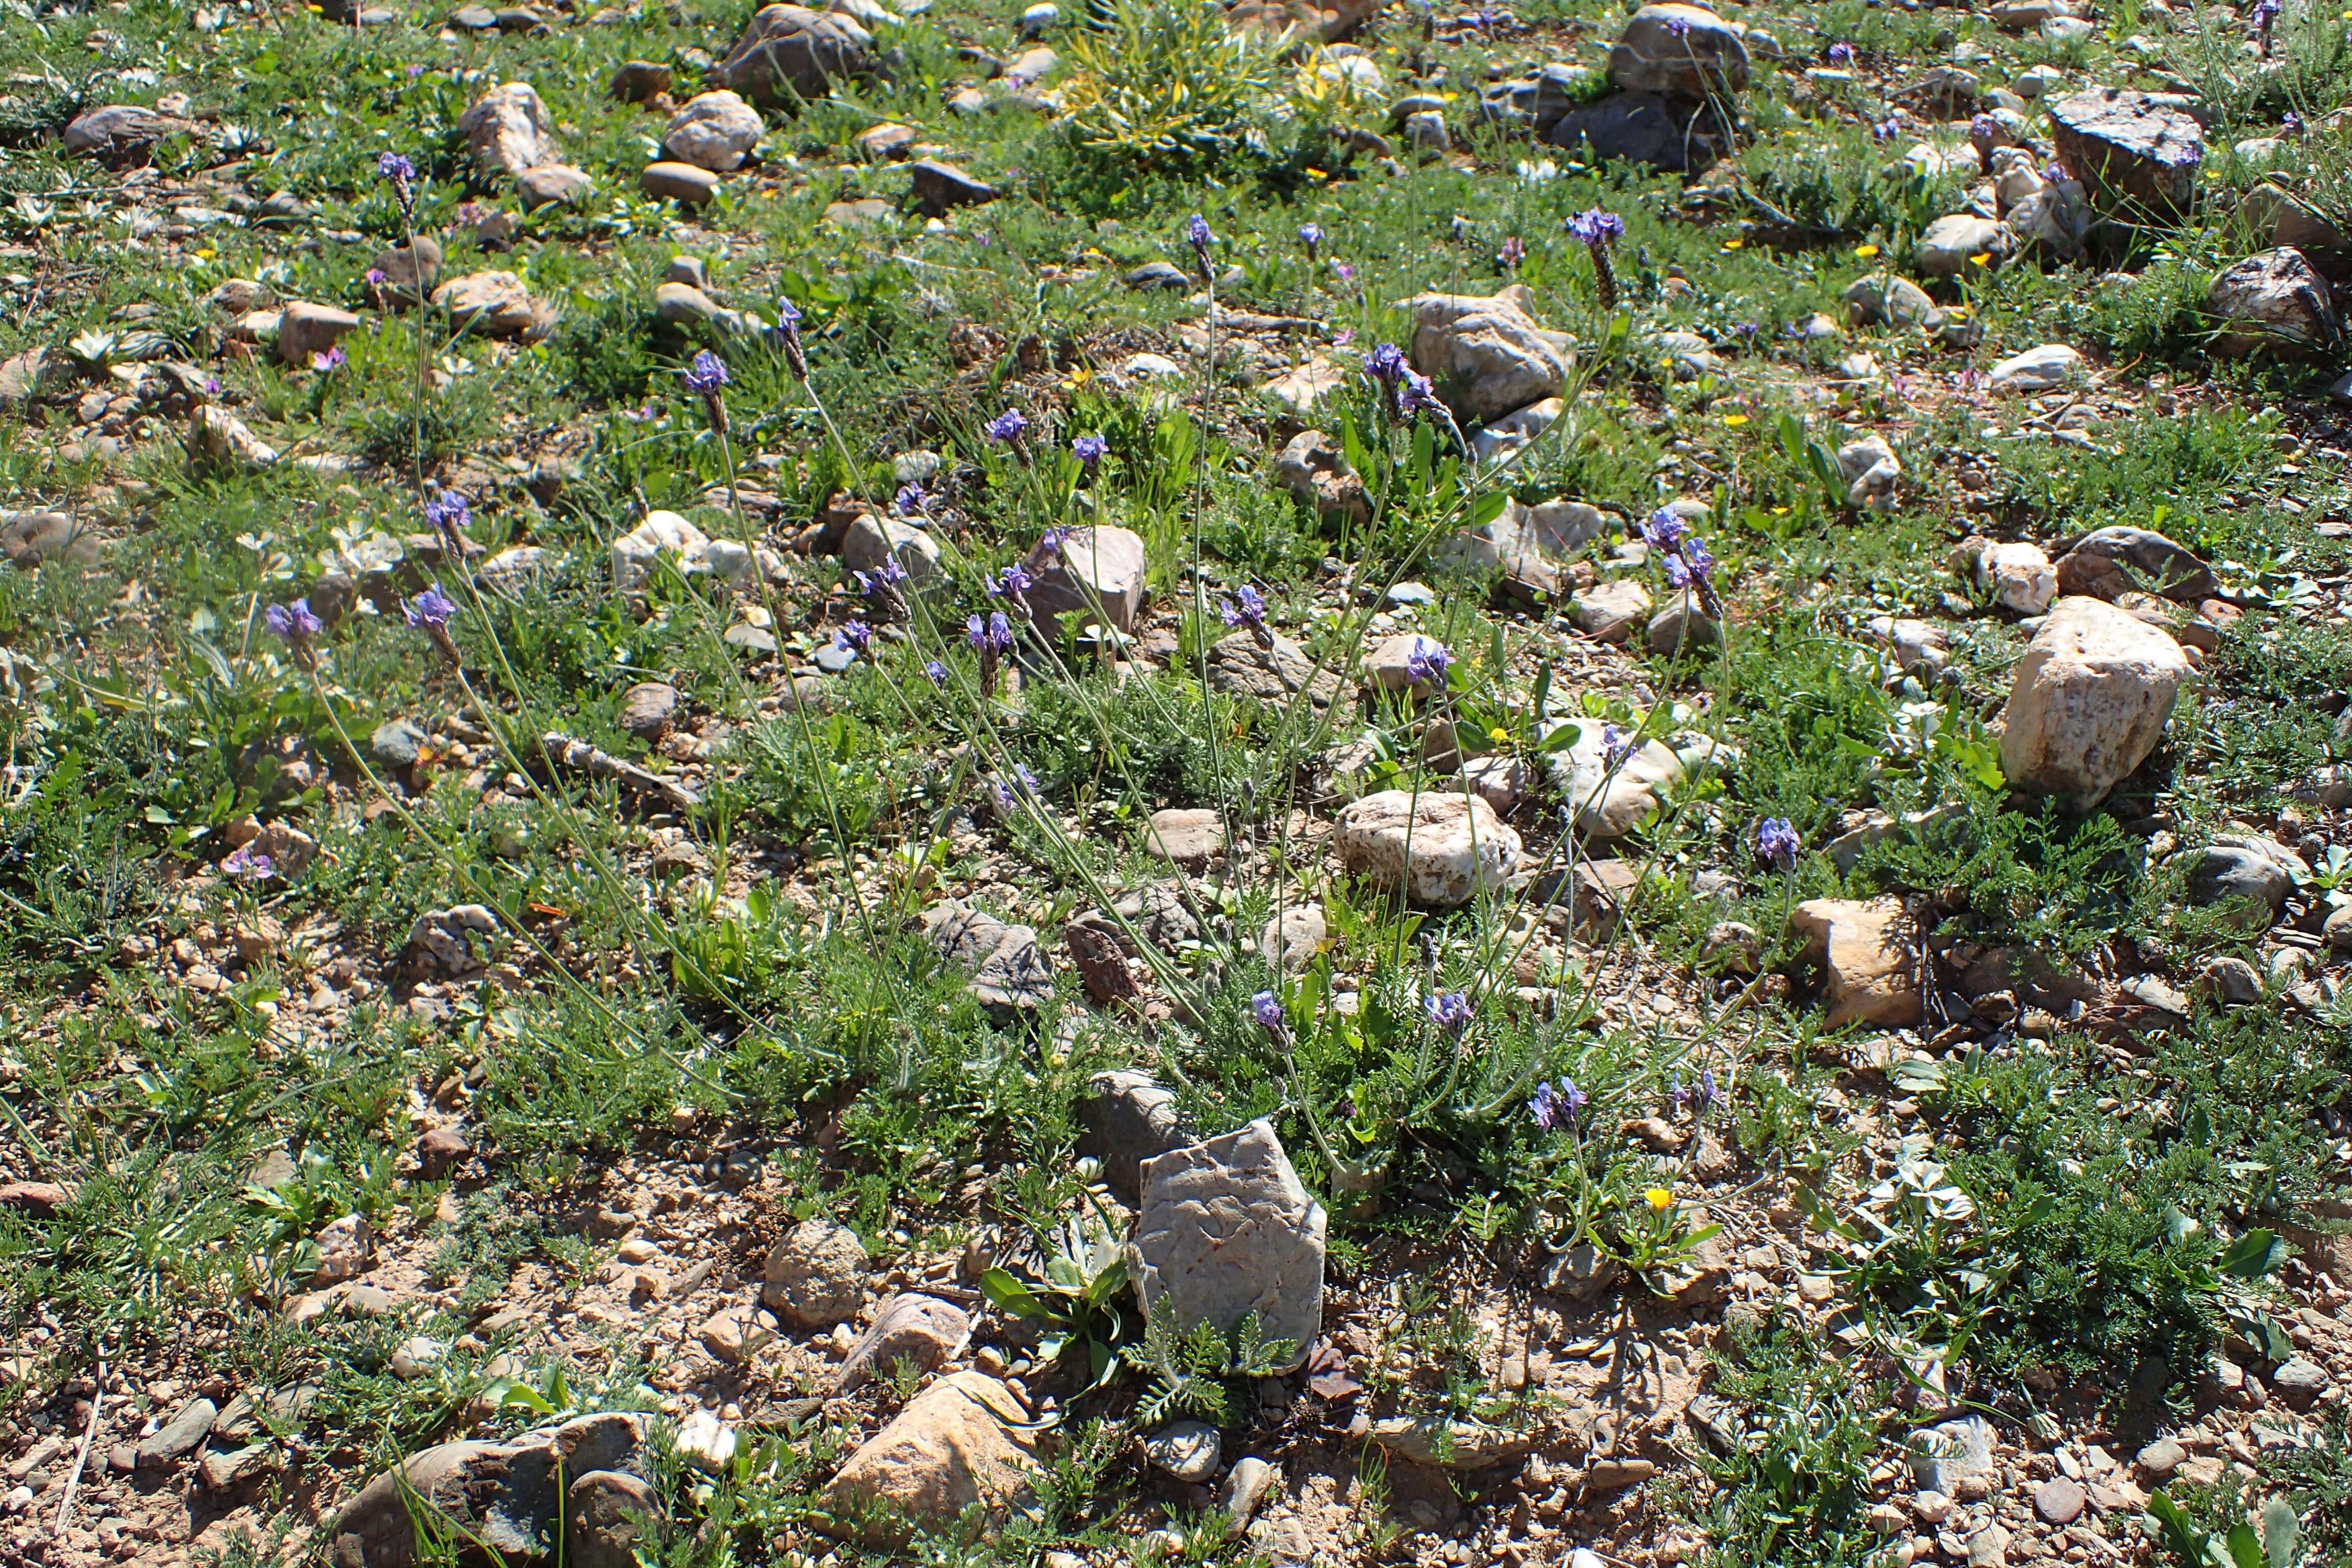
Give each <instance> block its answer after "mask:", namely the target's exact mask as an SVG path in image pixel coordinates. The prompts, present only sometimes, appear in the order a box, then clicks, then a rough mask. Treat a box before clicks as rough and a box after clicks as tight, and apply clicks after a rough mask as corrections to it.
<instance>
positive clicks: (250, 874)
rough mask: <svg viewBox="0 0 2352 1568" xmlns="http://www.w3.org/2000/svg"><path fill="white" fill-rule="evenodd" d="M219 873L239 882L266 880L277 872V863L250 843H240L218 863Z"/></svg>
mask: <svg viewBox="0 0 2352 1568" xmlns="http://www.w3.org/2000/svg"><path fill="white" fill-rule="evenodd" d="M220 868H221V874H222V875H223V876H225V877H233V878H235V879H236V880H238V881H240V882H261V881H267V880H268V879H270V878H271V877H274V876H276V875H277V874H278V863H277V862H276V861H275V860H272V859H271V858H269V857H268V856H267V855H264V854H262V853H260V852H259V851H258V850H257V849H255V848H254V847H253V846H252V845H250V844H240V845H239V846H237V847H236V848H235V849H232V850H230V851H229V852H228V854H227V855H226V857H225V858H223V859H222V861H221V863H220Z"/></svg>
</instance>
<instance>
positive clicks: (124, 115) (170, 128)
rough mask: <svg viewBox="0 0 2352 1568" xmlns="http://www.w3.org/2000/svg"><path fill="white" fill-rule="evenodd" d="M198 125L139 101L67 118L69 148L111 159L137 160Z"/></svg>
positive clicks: (109, 160) (114, 160) (85, 111)
mask: <svg viewBox="0 0 2352 1568" xmlns="http://www.w3.org/2000/svg"><path fill="white" fill-rule="evenodd" d="M194 129H195V127H194V125H193V124H191V123H190V122H189V121H185V120H178V119H174V118H173V117H172V116H170V115H166V114H158V113H156V112H155V111H154V110H152V109H148V108H146V107H144V106H143V105H141V104H136V103H109V104H104V105H101V106H100V107H99V108H97V109H90V110H83V111H82V112H81V113H79V114H78V115H76V116H74V118H73V119H72V120H71V121H68V122H67V125H66V129H65V134H64V136H63V138H62V140H63V141H64V142H65V147H66V151H67V152H68V153H81V154H83V155H84V156H87V157H92V158H98V159H100V160H102V161H104V162H108V163H125V162H131V161H135V160H136V159H138V158H140V157H142V156H143V155H144V154H145V153H147V151H148V150H149V149H150V148H152V147H153V146H154V145H155V143H156V142H161V141H162V140H163V138H164V137H166V136H171V135H173V134H176V133H178V132H191V131H194Z"/></svg>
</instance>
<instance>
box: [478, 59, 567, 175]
mask: <svg viewBox="0 0 2352 1568" xmlns="http://www.w3.org/2000/svg"><path fill="white" fill-rule="evenodd" d="M457 130H458V131H459V132H461V133H462V134H463V135H464V136H465V138H466V144H467V146H469V147H471V148H472V149H473V151H474V160H475V162H477V163H479V164H480V165H481V166H482V169H483V171H484V172H485V173H488V174H521V173H522V172H523V171H524V170H525V169H535V168H537V167H539V165H541V163H558V162H560V161H561V159H560V155H559V153H557V150H556V145H555V127H554V124H553V122H551V121H550V120H549V119H548V117H547V105H545V104H544V103H541V101H540V100H539V94H538V92H537V91H535V90H534V89H532V87H531V85H530V83H529V82H527V81H510V82H507V83H504V84H502V85H500V86H498V87H494V88H492V89H490V90H489V91H488V92H486V93H484V94H483V95H482V96H481V97H480V98H479V99H477V100H475V102H474V105H473V107H472V108H470V109H468V110H466V112H465V113H464V114H463V115H461V116H459V117H458V120H457Z"/></svg>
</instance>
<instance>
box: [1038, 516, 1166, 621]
mask: <svg viewBox="0 0 2352 1568" xmlns="http://www.w3.org/2000/svg"><path fill="white" fill-rule="evenodd" d="M1147 564H1148V559H1147V556H1146V553H1145V551H1144V548H1143V540H1142V537H1141V536H1140V535H1139V534H1137V533H1135V532H1134V531H1131V530H1129V529H1124V528H1114V527H1112V526H1111V525H1109V524H1108V523H1104V524H1101V525H1099V526H1091V527H1086V528H1068V529H1064V530H1063V531H1062V532H1061V538H1060V540H1059V542H1057V543H1056V544H1055V545H1054V546H1053V547H1051V548H1049V547H1048V546H1047V545H1046V544H1045V542H1044V541H1042V540H1041V541H1039V542H1038V543H1037V545H1036V546H1035V548H1034V549H1032V550H1031V551H1030V552H1029V558H1028V562H1027V566H1028V572H1029V575H1030V578H1031V580H1032V582H1033V583H1034V586H1033V587H1031V588H1030V590H1029V592H1028V595H1027V597H1028V601H1029V607H1030V609H1031V610H1033V611H1034V612H1035V613H1036V614H1037V615H1038V616H1041V617H1049V618H1050V617H1058V616H1076V617H1077V619H1078V622H1079V623H1080V624H1081V625H1083V624H1085V623H1087V622H1088V621H1096V620H1100V621H1106V622H1108V623H1109V625H1110V626H1111V628H1112V629H1113V630H1115V631H1119V632H1131V631H1133V630H1134V629H1135V617H1136V616H1137V615H1138V614H1139V613H1140V612H1141V611H1142V609H1143V594H1144V572H1145V568H1146V566H1147Z"/></svg>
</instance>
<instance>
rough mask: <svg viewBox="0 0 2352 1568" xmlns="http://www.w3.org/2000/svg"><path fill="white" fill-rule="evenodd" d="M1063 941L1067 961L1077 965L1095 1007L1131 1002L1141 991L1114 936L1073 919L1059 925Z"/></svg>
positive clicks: (1079, 975)
mask: <svg viewBox="0 0 2352 1568" xmlns="http://www.w3.org/2000/svg"><path fill="white" fill-rule="evenodd" d="M1062 942H1063V944H1064V945H1065V946H1066V947H1068V949H1069V950H1070V962H1071V963H1074V964H1076V966H1077V971H1078V978H1079V980H1080V981H1081V982H1083V983H1084V984H1085V985H1086V988H1087V995H1088V996H1090V997H1092V998H1093V999H1094V1001H1095V1004H1096V1005H1097V1006H1103V1007H1108V1006H1112V1005H1116V1004H1118V1003H1122V1002H1132V1001H1134V1000H1135V999H1136V998H1137V997H1138V996H1139V995H1140V994H1142V993H1141V992H1140V991H1139V990H1138V989H1137V987H1136V984H1135V975H1134V973H1133V972H1132V971H1130V970H1129V968H1128V967H1127V954H1126V953H1125V952H1121V951H1120V949H1119V945H1118V939H1117V938H1116V937H1113V936H1110V935H1108V934H1107V933H1105V932H1104V931H1101V930H1099V929H1097V927H1095V926H1093V925H1090V924H1088V923H1087V922H1086V921H1070V922H1069V923H1068V924H1066V925H1065V926H1064V927H1063V928H1062Z"/></svg>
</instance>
